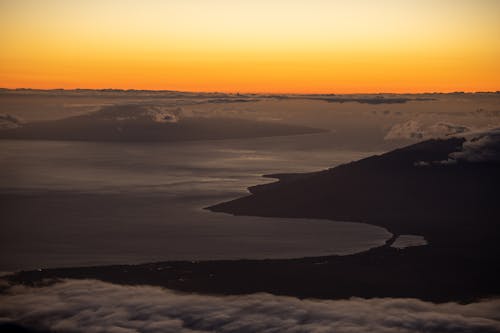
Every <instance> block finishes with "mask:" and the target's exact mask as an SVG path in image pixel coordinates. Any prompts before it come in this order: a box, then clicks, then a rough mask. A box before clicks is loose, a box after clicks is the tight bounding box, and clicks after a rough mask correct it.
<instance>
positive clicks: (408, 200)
mask: <svg viewBox="0 0 500 333" xmlns="http://www.w3.org/2000/svg"><path fill="white" fill-rule="evenodd" d="M464 140H465V139H463V138H451V139H448V140H429V141H425V142H422V143H418V144H415V145H411V146H408V147H405V148H401V149H397V150H394V151H391V152H389V153H386V154H383V155H380V156H372V157H369V158H365V159H363V160H360V161H356V162H351V163H348V164H344V165H341V166H338V167H336V168H333V169H329V170H324V171H320V172H313V173H307V174H295V175H275V177H278V178H279V179H280V181H279V182H275V183H270V184H264V185H258V186H254V187H252V188H250V191H251V192H252V193H253V195H250V196H247V197H243V198H239V199H236V200H233V201H230V202H225V203H221V204H218V205H215V206H212V207H209V208H208V209H210V210H213V211H217V212H226V213H231V214H235V215H257V216H267V217H278V216H280V217H296V218H299V217H300V218H323V219H331V220H337V221H339V220H340V221H363V222H366V223H370V224H375V225H379V226H382V227H385V228H387V229H389V231H391V232H392V233H395V234H418V235H424V236H425V237H426V239H428V240H429V241H430V242H431V243H435V244H437V243H439V244H444V243H446V244H450V243H456V244H457V245H458V244H461V245H463V244H464V242H466V243H470V242H477V241H478V240H480V239H484V240H486V239H498V238H497V237H498V236H499V232H500V231H499V225H498V224H499V218H500V205H498V200H497V193H498V189H499V188H500V187H499V186H500V163H499V162H498V161H488V162H475V163H472V162H466V161H460V162H457V163H447V162H448V159H449V155H450V154H452V153H454V152H457V151H459V150H460V149H461V147H462V144H463V142H464ZM420 164H422V165H420ZM471 239H474V241H472V240H471Z"/></svg>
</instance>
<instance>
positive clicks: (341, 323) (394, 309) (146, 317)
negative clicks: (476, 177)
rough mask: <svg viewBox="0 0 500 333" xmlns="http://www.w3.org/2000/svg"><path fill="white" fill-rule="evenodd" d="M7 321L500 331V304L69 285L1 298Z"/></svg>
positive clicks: (161, 328)
mask: <svg viewBox="0 0 500 333" xmlns="http://www.w3.org/2000/svg"><path fill="white" fill-rule="evenodd" d="M0 318H1V320H2V321H3V322H9V321H14V322H17V323H22V324H24V325H28V326H36V327H39V328H45V329H50V330H53V331H57V332H89V333H91V332H111V333H113V332H117V333H118V332H120V333H128V332H148V333H149V332H191V333H192V332H243V333H244V332H291V333H294V332H296V333H298V332H313V333H319V332H322V333H324V332H336V333H347V332H349V333H353V332H359V333H364V332H378V333H392V332H398V333H411V332H439V333H445V332H454V333H456V332H469V333H470V332H482V333H488V332H500V300H485V301H481V302H477V303H471V304H467V305H461V304H457V303H445V304H434V303H429V302H423V301H420V300H416V299H390V298H386V299H370V300H367V299H358V298H353V299H350V300H339V301H318V300H299V299H297V298H293V297H284V296H274V295H270V294H253V295H243V296H204V295H195V294H179V293H175V292H172V291H169V290H165V289H161V288H158V287H149V286H134V287H132V286H120V285H114V284H110V283H105V282H100V281H92V280H65V281H63V282H60V283H57V284H54V285H50V286H45V287H40V288H31V287H25V286H14V287H11V288H9V289H8V290H7V291H6V292H5V293H4V294H2V295H1V296H0Z"/></svg>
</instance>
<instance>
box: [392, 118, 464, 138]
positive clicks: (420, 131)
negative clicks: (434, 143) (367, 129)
mask: <svg viewBox="0 0 500 333" xmlns="http://www.w3.org/2000/svg"><path fill="white" fill-rule="evenodd" d="M469 131H471V128H470V127H468V126H465V125H457V124H452V123H447V122H438V123H435V124H432V125H424V124H423V123H421V122H420V121H418V120H409V121H407V122H404V123H398V124H395V125H394V126H392V127H391V129H390V130H389V131H388V132H387V134H386V136H385V138H384V139H385V140H424V139H430V138H443V137H449V136H451V135H456V134H462V133H467V132H469Z"/></svg>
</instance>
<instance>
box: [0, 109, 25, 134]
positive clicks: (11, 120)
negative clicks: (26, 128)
mask: <svg viewBox="0 0 500 333" xmlns="http://www.w3.org/2000/svg"><path fill="white" fill-rule="evenodd" d="M23 123H24V122H23V120H22V119H21V118H19V117H16V116H13V115H11V114H6V113H0V130H1V129H12V128H18V127H21V126H22V125H23Z"/></svg>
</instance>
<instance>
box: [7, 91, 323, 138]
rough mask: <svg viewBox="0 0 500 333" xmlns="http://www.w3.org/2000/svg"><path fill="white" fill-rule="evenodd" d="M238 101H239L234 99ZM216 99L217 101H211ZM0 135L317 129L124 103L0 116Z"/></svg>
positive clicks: (236, 134)
mask: <svg viewBox="0 0 500 333" xmlns="http://www.w3.org/2000/svg"><path fill="white" fill-rule="evenodd" d="M238 101H240V100H238ZM212 102H213V103H220V102H221V101H220V99H215V100H212ZM0 125H1V126H0V139H22V140H67V141H133V142H148V141H149V142H154V141H190V140H218V139H235V138H254V137H269V136H283V135H297V134H310V133H320V132H325V131H326V130H322V129H317V128H311V127H306V126H297V125H288V124H282V123H274V122H269V121H268V122H265V121H257V120H247V119H241V118H230V117H200V116H198V117H195V116H183V115H181V112H180V110H179V109H178V108H162V107H159V106H156V105H144V104H133V103H132V104H124V105H112V106H106V107H103V108H102V109H100V110H98V111H96V112H91V113H88V114H83V115H77V116H72V117H68V118H63V119H57V120H47V121H36V122H28V123H23V122H21V121H19V120H17V118H15V117H13V116H10V115H6V116H4V117H2V118H0Z"/></svg>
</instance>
